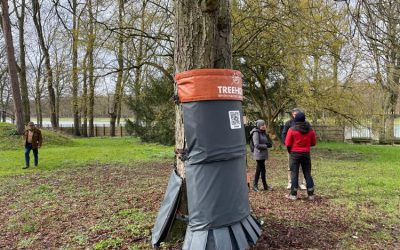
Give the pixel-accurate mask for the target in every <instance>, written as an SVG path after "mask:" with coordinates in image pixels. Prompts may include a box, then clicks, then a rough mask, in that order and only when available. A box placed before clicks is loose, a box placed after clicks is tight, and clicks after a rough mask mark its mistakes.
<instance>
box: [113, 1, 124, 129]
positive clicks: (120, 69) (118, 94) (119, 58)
mask: <svg viewBox="0 0 400 250" xmlns="http://www.w3.org/2000/svg"><path fill="white" fill-rule="evenodd" d="M123 12H124V0H119V4H118V25H119V27H122V26H123ZM123 46H124V37H123V34H122V33H120V34H119V35H118V55H117V61H118V75H117V82H116V84H115V91H114V98H113V104H112V110H111V112H110V135H111V136H115V123H116V119H117V112H118V105H120V103H121V101H122V98H121V97H122V96H121V94H122V77H123V73H124V71H123V69H124V59H123V48H124V47H123Z"/></svg>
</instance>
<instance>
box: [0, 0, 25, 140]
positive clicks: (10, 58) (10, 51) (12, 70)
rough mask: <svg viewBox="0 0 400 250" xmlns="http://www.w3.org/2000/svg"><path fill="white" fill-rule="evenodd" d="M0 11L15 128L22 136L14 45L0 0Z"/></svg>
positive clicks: (22, 114) (6, 4)
mask: <svg viewBox="0 0 400 250" xmlns="http://www.w3.org/2000/svg"><path fill="white" fill-rule="evenodd" d="M1 9H2V24H3V33H4V40H5V44H6V49H7V62H8V72H9V74H10V81H11V89H12V94H13V101H14V112H15V120H16V127H17V132H18V134H20V135H22V134H23V133H24V130H25V126H24V120H23V117H24V110H23V107H22V100H21V92H20V86H19V82H18V73H17V63H16V61H15V54H14V45H13V40H12V33H11V23H10V16H9V13H8V1H7V0H1Z"/></svg>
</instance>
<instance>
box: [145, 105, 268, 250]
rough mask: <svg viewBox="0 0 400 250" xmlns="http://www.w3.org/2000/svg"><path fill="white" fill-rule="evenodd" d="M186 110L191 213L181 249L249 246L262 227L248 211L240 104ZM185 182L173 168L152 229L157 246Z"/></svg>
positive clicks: (235, 249) (185, 107)
mask: <svg viewBox="0 0 400 250" xmlns="http://www.w3.org/2000/svg"><path fill="white" fill-rule="evenodd" d="M182 111H183V121H184V129H185V139H186V159H187V160H186V161H185V167H186V190H187V201H188V212H189V214H188V218H189V222H188V226H187V230H186V236H185V241H184V244H183V249H185V250H206V249H207V250H214V249H217V250H225V249H229V250H242V249H246V248H248V247H250V246H251V245H254V244H255V243H256V241H257V239H258V238H259V237H260V235H261V226H260V224H259V223H258V222H257V220H256V219H254V217H252V216H251V215H250V205H249V197H248V186H247V181H246V138H245V133H244V125H243V112H242V103H241V102H240V101H228V100H227V101H224V100H218V101H199V102H187V103H183V104H182ZM181 185H182V180H181V178H180V177H178V176H177V175H176V173H175V172H173V173H172V175H171V178H170V181H169V184H168V188H167V191H166V194H165V198H164V201H163V203H162V206H161V209H160V211H159V213H158V217H157V220H156V224H155V226H154V229H153V235H152V244H153V246H158V245H159V244H160V242H161V241H163V240H164V239H165V237H166V235H167V234H168V232H169V230H170V227H171V225H172V223H173V221H174V220H175V219H176V218H175V216H176V209H177V206H178V203H179V198H180V197H179V194H180V189H181Z"/></svg>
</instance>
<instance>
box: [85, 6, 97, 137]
mask: <svg viewBox="0 0 400 250" xmlns="http://www.w3.org/2000/svg"><path fill="white" fill-rule="evenodd" d="M88 10H89V31H88V36H89V40H88V45H87V53H88V65H87V70H88V75H89V79H88V80H89V84H88V85H89V93H88V118H89V136H90V137H93V136H94V115H93V111H94V87H95V82H94V66H93V46H94V42H95V38H96V34H95V32H94V17H93V10H92V0H89V1H88Z"/></svg>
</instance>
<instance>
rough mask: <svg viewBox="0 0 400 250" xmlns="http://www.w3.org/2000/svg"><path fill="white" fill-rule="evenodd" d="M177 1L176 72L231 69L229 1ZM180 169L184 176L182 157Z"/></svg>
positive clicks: (180, 139) (180, 141)
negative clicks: (200, 69) (198, 69)
mask: <svg viewBox="0 0 400 250" xmlns="http://www.w3.org/2000/svg"><path fill="white" fill-rule="evenodd" d="M175 3H176V6H175V11H176V13H175V53H174V63H175V73H179V72H182V71H186V70H190V69H196V68H231V67H232V42H231V40H232V39H231V37H232V32H231V15H230V1H229V0H213V1H206V0H200V1H199V0H181V1H176V2H175ZM175 88H176V87H175ZM175 112H176V121H175V140H176V149H178V150H179V149H183V145H184V132H183V121H182V113H181V108H180V107H179V106H177V107H176V110H175ZM177 168H178V172H179V175H180V176H181V177H184V176H185V170H184V165H183V162H182V161H180V160H179V158H178V159H177Z"/></svg>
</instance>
